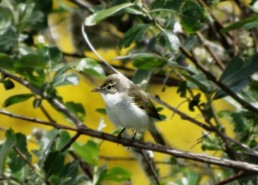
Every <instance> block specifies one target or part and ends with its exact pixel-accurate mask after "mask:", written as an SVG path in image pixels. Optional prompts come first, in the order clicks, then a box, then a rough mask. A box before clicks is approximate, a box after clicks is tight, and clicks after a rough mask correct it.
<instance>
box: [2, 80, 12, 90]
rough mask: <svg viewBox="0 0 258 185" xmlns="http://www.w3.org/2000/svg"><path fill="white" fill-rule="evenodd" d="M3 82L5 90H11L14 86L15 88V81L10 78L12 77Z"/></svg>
mask: <svg viewBox="0 0 258 185" xmlns="http://www.w3.org/2000/svg"><path fill="white" fill-rule="evenodd" d="M3 84H4V88H5V90H10V89H13V88H14V83H13V81H12V80H10V79H7V80H4V81H3Z"/></svg>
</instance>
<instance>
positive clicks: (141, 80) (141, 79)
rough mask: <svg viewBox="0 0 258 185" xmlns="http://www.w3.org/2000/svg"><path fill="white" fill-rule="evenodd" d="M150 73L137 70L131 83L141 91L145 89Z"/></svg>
mask: <svg viewBox="0 0 258 185" xmlns="http://www.w3.org/2000/svg"><path fill="white" fill-rule="evenodd" d="M151 74H152V71H150V70H141V69H138V70H136V71H135V73H134V75H133V79H132V81H133V82H134V83H135V84H137V85H139V86H140V87H141V88H142V89H146V88H147V85H148V83H149V80H150V77H151Z"/></svg>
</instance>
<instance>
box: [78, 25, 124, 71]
mask: <svg viewBox="0 0 258 185" xmlns="http://www.w3.org/2000/svg"><path fill="white" fill-rule="evenodd" d="M81 31H82V35H83V38H84V40H85V42H86V43H87V44H88V46H89V48H90V49H91V51H93V53H94V54H95V55H96V56H97V57H98V59H99V60H100V61H101V62H102V63H103V64H104V65H105V66H106V67H107V68H109V69H110V70H111V71H112V72H113V73H117V74H121V73H120V72H119V71H117V70H116V69H115V68H113V66H112V65H110V64H109V63H108V62H107V61H106V60H105V59H104V58H103V57H102V56H101V55H100V54H99V53H98V52H97V51H96V49H95V48H94V46H93V45H92V44H91V42H90V40H89V37H88V35H87V33H86V32H85V26H84V25H83V24H82V26H81Z"/></svg>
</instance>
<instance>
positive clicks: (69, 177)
mask: <svg viewBox="0 0 258 185" xmlns="http://www.w3.org/2000/svg"><path fill="white" fill-rule="evenodd" d="M78 172H79V161H72V162H70V163H67V164H66V165H65V166H64V168H63V171H62V173H61V174H60V181H59V183H58V184H60V185H76V184H80V183H79V182H77V177H78Z"/></svg>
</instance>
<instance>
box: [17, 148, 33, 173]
mask: <svg viewBox="0 0 258 185" xmlns="http://www.w3.org/2000/svg"><path fill="white" fill-rule="evenodd" d="M13 149H14V151H15V152H16V153H17V154H18V155H19V156H20V157H21V158H22V160H23V161H25V162H26V163H27V164H28V165H29V167H30V168H31V169H32V170H35V167H34V166H33V165H32V164H31V163H30V161H29V160H28V159H27V157H26V156H25V155H24V154H23V153H22V152H21V151H20V149H19V148H18V147H17V146H14V147H13Z"/></svg>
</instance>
